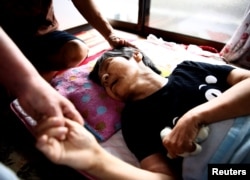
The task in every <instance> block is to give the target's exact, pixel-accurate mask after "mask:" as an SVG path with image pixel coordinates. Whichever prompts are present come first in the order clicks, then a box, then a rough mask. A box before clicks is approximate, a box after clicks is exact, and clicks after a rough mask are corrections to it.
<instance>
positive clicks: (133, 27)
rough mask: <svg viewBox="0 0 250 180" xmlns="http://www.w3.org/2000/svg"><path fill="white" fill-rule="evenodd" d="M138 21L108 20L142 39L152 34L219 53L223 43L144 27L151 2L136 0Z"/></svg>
mask: <svg viewBox="0 0 250 180" xmlns="http://www.w3.org/2000/svg"><path fill="white" fill-rule="evenodd" d="M138 3H139V4H138V8H139V10H138V21H137V24H134V23H129V22H124V21H119V20H114V19H108V20H109V22H110V24H111V25H112V26H113V27H114V28H115V29H118V30H122V31H126V32H130V33H135V34H138V35H140V36H142V37H147V36H148V35H149V34H154V35H156V36H157V37H161V38H163V39H164V40H166V41H170V42H176V43H181V44H195V45H202V46H211V47H214V48H215V49H217V50H218V51H220V50H221V49H222V48H223V47H224V45H225V43H222V42H217V41H213V40H207V39H202V38H198V37H195V36H190V35H186V34H180V33H175V32H170V31H166V30H160V29H156V28H152V27H149V26H145V25H148V24H149V16H150V4H151V0H138ZM89 28H91V26H90V25H89V24H84V25H81V26H78V27H74V28H71V29H68V31H69V32H73V33H77V32H79V31H82V30H83V29H84V30H87V29H89Z"/></svg>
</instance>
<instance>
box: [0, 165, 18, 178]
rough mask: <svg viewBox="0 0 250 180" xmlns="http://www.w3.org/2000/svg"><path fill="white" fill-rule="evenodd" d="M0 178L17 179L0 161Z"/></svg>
mask: <svg viewBox="0 0 250 180" xmlns="http://www.w3.org/2000/svg"><path fill="white" fill-rule="evenodd" d="M0 179H1V180H19V178H18V177H17V176H16V174H15V173H14V172H13V171H12V170H11V169H10V168H8V167H7V166H5V165H3V164H2V163H1V162H0Z"/></svg>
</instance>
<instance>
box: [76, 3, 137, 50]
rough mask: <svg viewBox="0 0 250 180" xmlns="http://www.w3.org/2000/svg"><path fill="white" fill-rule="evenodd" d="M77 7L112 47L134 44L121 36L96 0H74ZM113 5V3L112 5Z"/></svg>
mask: <svg viewBox="0 0 250 180" xmlns="http://www.w3.org/2000/svg"><path fill="white" fill-rule="evenodd" d="M72 2H73V4H74V5H75V7H76V8H77V9H78V11H79V12H80V13H81V14H82V15H83V17H84V18H85V19H86V20H87V21H88V22H89V24H90V25H92V26H93V27H94V28H95V29H96V30H97V31H98V32H100V33H101V35H102V36H103V37H104V38H105V39H106V40H107V41H108V42H109V44H110V45H111V46H112V47H117V46H132V47H135V46H134V45H133V44H131V43H129V42H128V41H127V40H125V39H123V38H119V37H118V36H117V35H116V33H115V31H114V29H113V27H112V26H111V24H110V23H109V21H108V20H107V19H106V18H105V17H104V16H103V14H102V13H101V12H100V10H99V9H98V6H97V4H96V3H95V2H94V0H84V1H83V0H72ZM110 6H112V5H110Z"/></svg>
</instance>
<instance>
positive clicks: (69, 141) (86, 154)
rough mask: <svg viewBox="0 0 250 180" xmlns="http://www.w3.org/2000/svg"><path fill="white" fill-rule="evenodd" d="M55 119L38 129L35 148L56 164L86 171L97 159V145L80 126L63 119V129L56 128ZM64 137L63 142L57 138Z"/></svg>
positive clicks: (90, 135)
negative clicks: (38, 133) (38, 134)
mask: <svg viewBox="0 0 250 180" xmlns="http://www.w3.org/2000/svg"><path fill="white" fill-rule="evenodd" d="M57 121H60V120H59V119H57V118H50V119H48V120H47V121H45V122H44V123H43V125H41V126H40V127H39V129H40V130H39V132H40V133H41V135H40V137H39V138H38V139H37V144H36V147H37V148H38V149H39V150H40V151H41V152H43V153H44V154H45V155H46V156H47V157H48V159H50V160H51V161H52V162H54V163H56V164H61V165H67V166H70V167H72V168H75V169H78V170H86V171H88V170H89V169H90V168H91V167H92V166H94V164H95V163H97V161H98V159H97V158H95V157H96V156H97V155H98V149H99V148H98V147H99V146H98V143H97V141H96V139H95V138H94V136H93V135H92V134H91V133H90V132H89V131H87V130H86V129H85V128H84V127H83V126H82V125H80V124H79V123H76V122H74V121H72V120H69V119H65V127H62V126H61V127H60V126H56V125H55V124H56V123H57ZM63 134H64V135H65V136H66V138H65V139H64V140H58V138H55V137H58V136H62V135H63Z"/></svg>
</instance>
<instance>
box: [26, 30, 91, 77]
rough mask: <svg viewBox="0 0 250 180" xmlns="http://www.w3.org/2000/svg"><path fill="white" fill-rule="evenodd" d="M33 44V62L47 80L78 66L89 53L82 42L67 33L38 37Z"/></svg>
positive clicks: (53, 33) (55, 32)
mask: <svg viewBox="0 0 250 180" xmlns="http://www.w3.org/2000/svg"><path fill="white" fill-rule="evenodd" d="M33 44H34V46H33V47H32V49H33V53H32V60H31V61H32V63H33V64H34V66H35V67H36V68H37V69H38V71H39V72H40V73H41V74H42V75H43V76H44V78H45V79H47V80H49V79H51V77H53V76H54V74H55V73H56V72H57V71H59V70H64V69H68V68H71V67H75V66H77V65H78V64H79V63H81V62H82V61H83V60H84V59H85V58H86V57H87V55H88V51H89V50H88V47H87V45H86V44H85V43H84V42H83V41H82V40H80V39H78V38H77V37H75V36H73V35H71V34H69V33H67V32H65V31H54V32H51V33H48V34H46V35H43V36H40V37H37V38H36V39H35V40H34V42H33Z"/></svg>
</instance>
